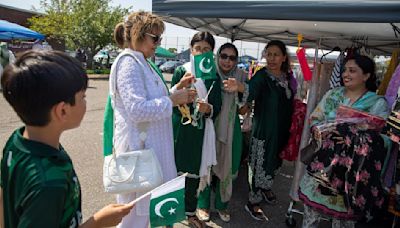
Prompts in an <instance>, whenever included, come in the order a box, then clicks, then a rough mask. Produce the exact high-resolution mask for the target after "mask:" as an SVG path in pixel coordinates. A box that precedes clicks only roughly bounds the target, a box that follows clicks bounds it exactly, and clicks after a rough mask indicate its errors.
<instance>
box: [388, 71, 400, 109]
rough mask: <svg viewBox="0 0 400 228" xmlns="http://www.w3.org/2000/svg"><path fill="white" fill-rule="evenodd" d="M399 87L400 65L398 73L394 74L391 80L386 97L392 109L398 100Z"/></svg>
mask: <svg viewBox="0 0 400 228" xmlns="http://www.w3.org/2000/svg"><path fill="white" fill-rule="evenodd" d="M399 87H400V65H397V67H396V71H395V72H394V74H393V75H392V78H391V79H390V83H389V86H388V88H387V90H386V95H385V98H386V101H387V103H388V105H389V107H392V105H393V103H394V101H395V100H396V97H397V91H398V90H399Z"/></svg>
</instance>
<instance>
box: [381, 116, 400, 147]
mask: <svg viewBox="0 0 400 228" xmlns="http://www.w3.org/2000/svg"><path fill="white" fill-rule="evenodd" d="M383 133H385V134H386V135H388V136H389V137H390V138H391V139H392V140H393V141H394V142H397V143H398V142H399V137H400V113H399V112H396V111H392V112H391V113H390V116H389V117H388V118H387V120H386V125H385V127H384V128H383Z"/></svg>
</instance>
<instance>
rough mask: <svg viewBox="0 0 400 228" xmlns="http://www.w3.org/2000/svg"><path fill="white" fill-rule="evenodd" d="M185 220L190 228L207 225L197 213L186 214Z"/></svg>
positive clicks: (204, 227) (199, 227)
mask: <svg viewBox="0 0 400 228" xmlns="http://www.w3.org/2000/svg"><path fill="white" fill-rule="evenodd" d="M187 220H188V223H189V227H190V228H206V227H207V225H206V223H205V222H204V221H201V220H200V219H199V218H198V217H197V215H191V216H187Z"/></svg>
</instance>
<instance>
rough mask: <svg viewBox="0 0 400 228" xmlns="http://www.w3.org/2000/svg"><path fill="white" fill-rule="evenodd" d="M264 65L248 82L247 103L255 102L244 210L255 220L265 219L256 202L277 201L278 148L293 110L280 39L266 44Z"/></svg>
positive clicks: (283, 51) (285, 57)
mask: <svg viewBox="0 0 400 228" xmlns="http://www.w3.org/2000/svg"><path fill="white" fill-rule="evenodd" d="M265 55H266V56H265V57H266V59H267V66H266V67H264V68H262V69H261V70H259V71H257V73H256V74H255V75H254V76H253V77H252V79H251V80H250V82H249V97H248V102H249V103H250V102H252V101H253V100H254V101H255V106H254V117H253V129H252V135H251V140H250V154H249V178H248V179H249V186H250V190H249V201H248V203H247V204H246V206H245V209H246V211H247V212H249V213H250V215H251V216H252V217H253V218H254V219H256V220H265V219H266V217H265V214H264V212H263V211H262V209H261V207H260V205H259V203H261V202H262V201H263V200H265V201H266V202H267V203H270V204H276V202H277V199H276V196H275V194H274V193H273V191H272V185H273V182H274V178H275V175H276V174H277V172H278V170H279V168H280V167H281V165H282V159H281V158H280V157H279V153H280V151H282V149H283V148H284V147H285V145H286V143H287V141H288V138H289V129H290V125H291V116H292V112H293V108H292V102H293V97H294V92H293V89H292V88H291V87H290V85H291V80H294V78H293V77H292V76H291V75H290V63H289V58H288V56H287V50H286V46H285V44H284V43H283V42H281V41H279V40H273V41H270V42H269V43H268V44H267V46H266V47H265Z"/></svg>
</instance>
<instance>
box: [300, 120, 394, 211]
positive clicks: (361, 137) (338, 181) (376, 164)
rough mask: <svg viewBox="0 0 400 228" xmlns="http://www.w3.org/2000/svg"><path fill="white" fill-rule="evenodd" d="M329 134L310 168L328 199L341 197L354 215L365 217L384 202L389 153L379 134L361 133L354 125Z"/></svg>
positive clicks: (320, 189)
mask: <svg viewBox="0 0 400 228" xmlns="http://www.w3.org/2000/svg"><path fill="white" fill-rule="evenodd" d="M336 130H337V132H332V133H330V134H328V136H327V137H326V139H324V140H323V142H322V146H321V149H320V150H319V151H318V152H316V154H315V156H314V158H313V161H312V162H311V163H310V165H309V166H308V167H307V171H308V173H309V174H310V175H311V176H314V177H315V178H317V179H318V180H319V181H320V182H321V184H320V185H319V187H318V188H319V189H318V191H320V192H321V193H323V194H326V195H330V194H331V195H335V194H341V195H343V196H344V200H345V205H346V207H347V208H348V209H349V211H351V212H352V213H354V214H355V215H363V214H365V213H367V211H369V210H371V209H373V208H374V207H378V208H381V207H382V205H383V202H384V195H383V193H384V192H383V189H382V184H381V179H380V176H381V171H382V164H383V163H384V160H385V156H386V150H385V149H384V142H383V139H382V138H381V136H380V135H379V133H378V132H376V131H373V130H358V129H357V128H355V127H354V125H353V124H348V123H346V124H339V125H337V127H336Z"/></svg>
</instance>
